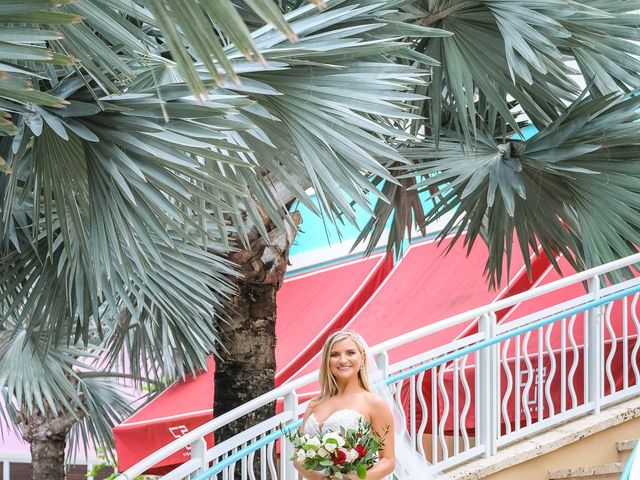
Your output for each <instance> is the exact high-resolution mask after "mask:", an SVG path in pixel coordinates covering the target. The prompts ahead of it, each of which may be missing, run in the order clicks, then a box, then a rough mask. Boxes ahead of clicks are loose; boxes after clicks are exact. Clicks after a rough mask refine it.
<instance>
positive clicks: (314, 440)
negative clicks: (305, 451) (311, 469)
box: [305, 437, 320, 448]
mask: <svg viewBox="0 0 640 480" xmlns="http://www.w3.org/2000/svg"><path fill="white" fill-rule="evenodd" d="M305 445H310V446H312V447H314V448H320V439H319V438H318V437H311V438H310V439H309V440H307V441H306V442H305Z"/></svg>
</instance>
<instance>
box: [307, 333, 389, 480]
mask: <svg viewBox="0 0 640 480" xmlns="http://www.w3.org/2000/svg"><path fill="white" fill-rule="evenodd" d="M368 363H369V361H368V360H367V355H366V351H365V347H364V343H363V341H362V339H361V338H360V336H359V335H358V334H356V333H355V332H351V331H348V330H340V331H337V332H335V333H334V334H332V335H331V336H330V337H329V338H328V339H327V341H326V343H325V345H324V347H323V349H322V363H321V365H320V395H319V396H317V397H315V398H314V399H312V400H311V402H310V403H309V406H308V408H307V411H306V412H305V414H304V419H303V423H302V427H301V429H302V431H303V432H304V433H305V434H308V435H317V434H319V433H321V432H322V433H325V432H330V431H337V430H339V428H340V427H345V428H357V426H358V422H359V421H360V419H364V420H365V421H367V422H368V423H369V424H371V427H372V429H373V431H374V432H375V433H376V434H378V436H380V437H381V438H384V449H383V450H380V452H379V455H380V459H379V460H378V462H377V463H376V464H375V465H374V466H373V467H371V468H370V469H369V470H367V480H379V479H381V478H384V477H386V476H387V475H389V474H391V473H392V472H393V471H394V469H395V455H394V428H393V427H394V419H393V414H392V412H391V409H390V408H389V406H388V405H387V403H386V402H385V400H384V399H383V398H382V397H381V396H379V395H376V394H375V393H373V392H372V388H371V386H370V385H369V378H368V365H367V364H368ZM294 466H295V467H296V469H297V470H298V471H299V472H300V474H301V475H302V476H303V477H304V478H306V479H308V480H325V479H326V478H327V477H325V476H324V475H322V473H321V472H316V471H310V470H305V469H304V468H303V467H302V463H301V462H298V461H296V462H294ZM344 478H345V479H349V480H358V476H357V475H356V474H355V473H354V474H349V475H345V476H344Z"/></svg>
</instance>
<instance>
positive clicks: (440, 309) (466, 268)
mask: <svg viewBox="0 0 640 480" xmlns="http://www.w3.org/2000/svg"><path fill="white" fill-rule="evenodd" d="M445 243H446V241H445ZM446 247H447V245H446V244H443V245H441V246H438V245H437V244H436V242H435V240H433V239H430V240H425V241H421V242H418V243H415V244H412V245H410V247H409V248H408V250H407V252H406V253H405V255H404V256H403V258H402V260H401V261H400V262H398V264H397V265H396V266H395V268H394V269H393V271H392V272H391V274H390V275H389V276H388V277H387V278H386V280H385V281H384V282H383V283H382V284H381V285H380V287H379V288H378V290H377V291H376V292H375V294H374V295H373V296H372V297H371V298H370V299H369V301H368V302H367V304H366V305H365V306H364V307H363V308H362V309H361V310H360V311H359V312H358V314H357V315H356V316H355V317H354V318H353V320H351V321H350V322H349V323H348V324H347V325H346V328H349V329H352V330H355V331H356V332H358V333H360V334H361V335H362V336H363V338H364V339H365V340H366V341H367V343H368V344H369V345H375V344H377V343H380V342H383V341H385V340H388V339H390V338H393V337H396V336H398V335H402V334H404V333H407V332H410V331H412V330H415V329H417V328H420V327H423V326H425V325H429V324H431V323H435V322H437V321H439V320H442V319H444V318H447V317H450V316H452V315H456V314H458V313H463V312H465V311H467V310H470V309H472V308H476V307H480V306H482V305H485V304H487V303H489V302H491V301H493V300H494V299H496V298H499V297H501V295H502V294H503V292H506V291H507V289H506V288H505V289H504V290H503V291H501V292H496V291H492V290H490V289H489V287H488V285H487V282H486V279H485V277H484V268H485V263H486V261H487V256H488V251H487V247H486V245H485V244H484V243H483V242H476V244H475V245H474V246H473V248H472V250H471V252H470V253H469V254H468V256H467V252H466V247H464V246H463V245H462V239H461V241H459V242H458V243H456V244H455V245H454V246H453V248H452V249H451V251H450V252H449V253H448V254H445V250H446ZM519 255H520V254H519V249H514V258H513V259H512V262H511V269H510V270H509V272H508V274H507V275H505V278H508V279H510V280H513V281H515V279H518V278H520V276H522V275H523V274H524V273H523V269H522V265H523V261H522V257H521V256H519ZM464 328H465V325H461V326H456V327H451V328H449V329H447V330H443V331H440V332H438V334H437V335H433V336H430V337H427V338H423V339H421V340H419V341H416V342H413V343H410V344H407V345H405V346H403V347H402V349H398V351H395V352H393V353H392V355H391V358H390V361H391V362H397V361H400V360H403V359H406V358H409V357H411V356H413V355H417V354H419V353H421V352H425V351H428V350H430V349H432V348H435V347H438V346H441V345H443V344H445V343H447V342H449V341H451V340H453V339H455V338H456V336H458V335H459V334H461V333H462V331H463V329H464ZM319 362H320V354H319V353H318V350H316V355H315V356H314V358H313V359H312V360H311V361H310V362H309V363H308V364H307V365H306V366H305V367H304V368H303V369H301V370H300V371H299V372H298V373H297V374H296V375H295V377H296V378H297V377H300V376H303V375H306V374H307V373H310V372H313V371H314V370H317V369H318V368H319ZM308 389H309V390H313V389H317V386H309V387H308Z"/></svg>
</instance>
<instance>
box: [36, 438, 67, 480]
mask: <svg viewBox="0 0 640 480" xmlns="http://www.w3.org/2000/svg"><path fill="white" fill-rule="evenodd" d="M66 443H67V440H66V435H65V436H58V435H52V436H47V437H45V438H42V439H38V440H34V441H32V442H31V466H32V469H33V474H32V477H31V478H32V479H33V480H63V479H64V476H65V473H64V449H65V446H66Z"/></svg>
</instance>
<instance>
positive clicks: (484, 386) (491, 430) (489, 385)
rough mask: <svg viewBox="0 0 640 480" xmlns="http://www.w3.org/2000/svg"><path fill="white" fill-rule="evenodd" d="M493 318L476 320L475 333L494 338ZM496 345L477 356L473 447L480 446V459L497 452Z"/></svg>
mask: <svg viewBox="0 0 640 480" xmlns="http://www.w3.org/2000/svg"><path fill="white" fill-rule="evenodd" d="M495 330H496V316H495V314H494V313H493V312H491V313H488V314H485V315H483V316H482V317H480V320H479V322H478V333H480V334H482V336H483V338H485V339H489V338H493V337H495V334H496V332H495ZM498 352H499V350H498V345H492V346H491V347H488V348H483V349H482V350H480V351H479V352H478V354H477V355H478V358H477V368H476V415H475V418H476V425H475V427H476V445H477V444H478V443H477V442H482V443H483V444H484V456H485V457H490V456H492V455H495V454H496V452H497V449H498V447H497V440H498V409H499V403H500V391H499V385H498V366H499V363H498Z"/></svg>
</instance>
